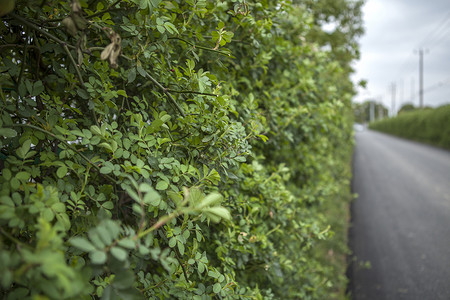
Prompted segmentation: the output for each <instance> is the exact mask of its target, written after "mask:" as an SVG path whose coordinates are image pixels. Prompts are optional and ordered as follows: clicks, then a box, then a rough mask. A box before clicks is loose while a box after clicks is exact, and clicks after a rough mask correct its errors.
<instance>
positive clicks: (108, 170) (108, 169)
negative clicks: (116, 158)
mask: <svg viewBox="0 0 450 300" xmlns="http://www.w3.org/2000/svg"><path fill="white" fill-rule="evenodd" d="M112 171H113V169H112V168H111V167H110V166H103V167H101V168H100V173H102V174H109V173H111V172H112Z"/></svg>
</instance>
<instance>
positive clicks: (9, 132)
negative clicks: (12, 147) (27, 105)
mask: <svg viewBox="0 0 450 300" xmlns="http://www.w3.org/2000/svg"><path fill="white" fill-rule="evenodd" d="M0 136H3V137H6V138H12V137H15V136H17V132H16V131H15V130H14V129H11V128H0Z"/></svg>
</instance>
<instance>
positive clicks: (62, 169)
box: [56, 166, 67, 178]
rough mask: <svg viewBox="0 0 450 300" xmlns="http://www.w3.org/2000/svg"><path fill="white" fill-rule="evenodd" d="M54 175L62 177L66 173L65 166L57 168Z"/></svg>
mask: <svg viewBox="0 0 450 300" xmlns="http://www.w3.org/2000/svg"><path fill="white" fill-rule="evenodd" d="M56 175H57V176H58V177H59V178H63V177H64V176H66V175H67V167H66V166H61V167H59V168H58V170H56Z"/></svg>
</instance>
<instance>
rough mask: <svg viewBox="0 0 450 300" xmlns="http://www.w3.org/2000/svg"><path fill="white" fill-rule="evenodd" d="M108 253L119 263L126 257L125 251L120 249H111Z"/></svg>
mask: <svg viewBox="0 0 450 300" xmlns="http://www.w3.org/2000/svg"><path fill="white" fill-rule="evenodd" d="M110 251H111V254H112V255H113V256H114V257H115V258H116V259H117V260H120V261H124V260H125V259H126V258H127V256H128V254H127V251H125V250H124V249H123V248H120V247H112V248H111V250H110Z"/></svg>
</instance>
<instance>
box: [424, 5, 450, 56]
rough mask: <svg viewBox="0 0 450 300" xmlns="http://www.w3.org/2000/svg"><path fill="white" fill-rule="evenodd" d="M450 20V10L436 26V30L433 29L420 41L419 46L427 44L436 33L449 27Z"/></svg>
mask: <svg viewBox="0 0 450 300" xmlns="http://www.w3.org/2000/svg"><path fill="white" fill-rule="evenodd" d="M449 20H450V12H447V14H446V15H445V16H444V18H443V19H442V20H441V22H439V24H438V25H437V26H436V27H435V29H434V30H432V31H431V32H430V33H429V34H427V36H426V37H425V39H424V40H423V41H422V42H421V43H419V45H418V47H423V46H424V45H425V44H430V43H431V41H432V40H433V39H435V38H436V35H437V34H439V33H440V31H441V30H447V29H448V27H447V26H446V23H447V21H449Z"/></svg>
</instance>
